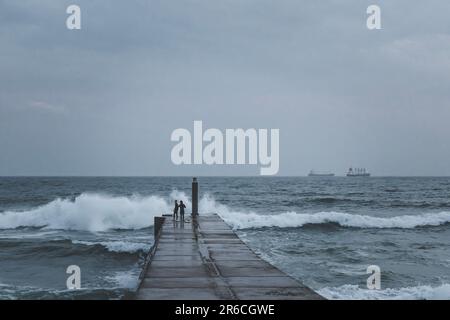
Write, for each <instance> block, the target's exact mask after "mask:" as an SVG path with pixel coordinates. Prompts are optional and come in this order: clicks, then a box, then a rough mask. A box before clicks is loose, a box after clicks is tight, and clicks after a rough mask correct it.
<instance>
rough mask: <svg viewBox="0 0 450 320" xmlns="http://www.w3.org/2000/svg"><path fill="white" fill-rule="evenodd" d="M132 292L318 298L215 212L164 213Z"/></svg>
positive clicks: (163, 296) (140, 295) (143, 295)
mask: <svg viewBox="0 0 450 320" xmlns="http://www.w3.org/2000/svg"><path fill="white" fill-rule="evenodd" d="M186 218H187V216H186ZM136 298H137V299H144V300H147V299H149V300H168V299H169V300H197V299H201V300H218V299H222V300H239V299H250V300H251V299H258V300H277V299H283V300H284V299H297V300H304V299H307V300H310V299H323V297H321V296H320V295H318V294H317V293H315V292H314V291H313V290H311V289H310V288H308V287H306V286H304V285H303V284H302V283H300V282H299V281H297V280H295V279H293V278H292V277H290V276H288V275H286V274H285V273H283V272H282V271H280V270H278V269H277V268H275V267H274V266H272V265H271V264H269V263H268V262H266V261H264V260H262V259H261V258H260V257H259V256H258V255H257V254H256V253H254V252H253V251H252V250H251V249H250V248H249V247H248V246H247V245H246V244H245V243H244V242H242V241H241V240H240V239H239V237H238V236H237V235H236V234H235V233H234V232H233V231H232V230H231V229H230V227H229V226H228V225H227V224H226V223H225V222H224V221H223V220H222V219H221V218H220V217H219V216H218V215H216V214H212V215H200V216H197V217H196V219H194V220H193V221H192V222H184V223H183V222H179V221H177V222H174V221H173V220H172V218H171V217H166V219H165V221H164V223H163V227H162V230H161V233H160V237H159V240H158V241H157V245H156V250H155V252H154V255H153V257H152V258H151V260H150V263H149V265H148V266H147V269H146V270H145V272H144V275H143V278H142V283H141V285H140V287H139V290H138V292H137V294H136Z"/></svg>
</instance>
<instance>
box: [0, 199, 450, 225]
mask: <svg viewBox="0 0 450 320" xmlns="http://www.w3.org/2000/svg"><path fill="white" fill-rule="evenodd" d="M174 199H179V200H183V202H185V203H186V205H187V207H188V208H190V207H191V202H190V199H189V198H188V197H187V196H186V194H184V193H182V192H178V191H173V192H172V193H171V194H170V196H169V198H163V197H160V196H149V197H140V196H133V197H112V196H107V195H100V194H89V193H85V194H81V195H80V196H78V197H77V198H75V199H74V200H69V199H56V200H54V201H52V202H50V203H48V204H46V205H44V206H41V207H37V208H33V209H30V210H27V211H20V212H18V211H6V212H3V213H0V229H14V228H18V227H43V228H46V229H64V230H85V231H91V232H101V231H107V230H111V229H142V228H147V227H151V226H152V225H153V218H154V217H155V216H160V215H161V214H163V213H170V212H171V211H172V205H173V200H174ZM199 208H200V212H202V213H218V214H219V215H220V216H221V217H222V218H223V219H224V220H225V221H226V222H227V223H228V224H229V225H230V226H231V227H232V228H234V229H249V228H263V227H279V228H292V227H302V226H304V225H308V224H327V223H334V224H338V225H340V226H342V227H354V228H416V227H422V226H439V225H443V224H446V223H450V212H440V213H426V214H421V215H403V216H396V217H389V218H381V217H373V216H368V215H357V214H349V213H341V212H319V213H296V212H285V213H281V214H270V215H269V214H258V213H255V212H242V211H235V210H231V209H230V208H229V207H227V206H225V205H223V204H220V203H217V202H216V201H215V200H214V198H212V197H211V196H209V195H205V196H204V197H203V198H202V199H201V200H200V203H199Z"/></svg>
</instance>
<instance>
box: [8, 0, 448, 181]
mask: <svg viewBox="0 0 450 320" xmlns="http://www.w3.org/2000/svg"><path fill="white" fill-rule="evenodd" d="M70 4H78V5H79V6H80V7H81V10H82V30H78V31H70V30H68V29H67V28H66V25H65V21H66V18H67V16H68V15H67V14H66V12H65V11H66V8H67V6H68V5H70ZM370 4H378V5H380V6H381V9H382V30H376V31H370V30H368V29H367V28H366V18H367V14H366V9H367V6H368V5H370ZM194 120H202V121H203V125H204V127H206V128H210V127H213V128H218V129H221V130H224V129H226V128H279V129H280V171H279V174H280V175H305V174H307V173H308V171H309V170H310V169H316V170H326V171H333V172H335V173H336V174H344V173H345V172H346V170H347V168H348V167H349V166H350V165H353V166H361V167H367V168H368V169H369V170H370V171H371V172H372V173H373V174H374V175H450V1H444V0H430V1H408V0H394V1H392V0H391V1H375V0H373V1H362V0H348V1H342V0H321V1H313V0H309V1H306V0H280V1H273V0H270V1H269V0H147V1H144V0H133V1H99V0H97V1H93V0H89V1H88V0H77V1H75V0H72V1H54V0H39V1H37V0H36V1H31V0H21V1H17V0H0V175H247V174H249V175H256V174H259V166H212V167H211V166H206V165H205V166H180V167H178V166H175V165H173V164H172V162H171V159H170V152H171V149H172V147H173V146H174V143H173V142H171V141H170V134H171V132H172V131H173V130H174V129H176V128H187V129H189V130H191V131H192V127H193V121H194Z"/></svg>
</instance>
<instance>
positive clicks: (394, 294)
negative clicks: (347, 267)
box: [318, 283, 450, 300]
mask: <svg viewBox="0 0 450 320" xmlns="http://www.w3.org/2000/svg"><path fill="white" fill-rule="evenodd" d="M318 293H319V294H321V295H322V296H324V297H325V298H327V299H333V300H449V299H450V284H447V283H446V284H442V285H440V286H437V287H432V286H429V285H423V286H416V287H405V288H387V289H382V290H369V289H367V288H360V287H359V286H357V285H344V286H341V287H326V288H322V289H320V290H318Z"/></svg>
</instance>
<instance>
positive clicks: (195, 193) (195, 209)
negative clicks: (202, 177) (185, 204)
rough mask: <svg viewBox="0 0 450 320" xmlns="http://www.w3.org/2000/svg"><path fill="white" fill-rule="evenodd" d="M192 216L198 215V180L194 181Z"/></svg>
mask: <svg viewBox="0 0 450 320" xmlns="http://www.w3.org/2000/svg"><path fill="white" fill-rule="evenodd" d="M192 215H193V216H195V215H198V182H197V178H193V179H192Z"/></svg>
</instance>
